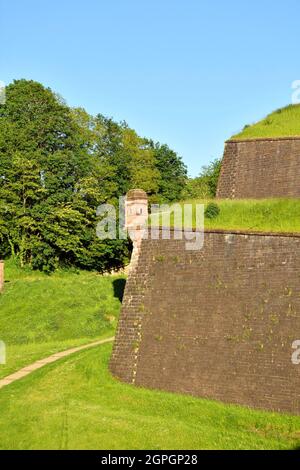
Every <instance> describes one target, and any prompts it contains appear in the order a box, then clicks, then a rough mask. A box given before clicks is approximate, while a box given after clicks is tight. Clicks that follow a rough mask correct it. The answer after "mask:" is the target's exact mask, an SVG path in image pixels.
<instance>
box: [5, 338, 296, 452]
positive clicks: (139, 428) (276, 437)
mask: <svg viewBox="0 0 300 470" xmlns="http://www.w3.org/2000/svg"><path fill="white" fill-rule="evenodd" d="M110 354H111V345H104V346H100V347H97V348H95V349H91V350H88V351H84V352H81V353H77V354H75V355H73V356H70V357H69V358H67V359H63V360H61V361H60V362H58V363H55V364H52V365H50V366H47V367H46V368H44V369H41V370H39V371H37V372H35V373H34V374H32V375H31V376H28V377H26V378H25V379H23V380H21V381H19V382H16V383H14V384H12V385H10V386H8V387H6V388H4V389H2V390H1V391H0V448H1V449H295V448H298V447H299V446H300V417H292V416H284V415H279V414H273V413H266V412H262V411H254V410H250V409H247V408H242V407H237V406H230V405H224V404H221V403H217V402H213V401H209V400H202V399H198V398H193V397H189V396H183V395H177V394H170V393H164V392H159V391H151V390H145V389H140V388H136V387H134V386H130V385H126V384H122V383H120V382H118V381H117V380H115V379H114V378H112V377H111V375H110V374H109V372H108V368H107V363H108V360H109V357H110Z"/></svg>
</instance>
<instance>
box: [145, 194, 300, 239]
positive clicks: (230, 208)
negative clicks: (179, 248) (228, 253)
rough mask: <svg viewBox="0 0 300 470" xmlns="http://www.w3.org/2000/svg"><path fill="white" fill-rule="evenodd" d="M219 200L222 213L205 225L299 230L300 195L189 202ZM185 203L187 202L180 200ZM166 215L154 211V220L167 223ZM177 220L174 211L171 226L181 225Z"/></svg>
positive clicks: (225, 228) (262, 229) (200, 201)
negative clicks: (287, 197)
mask: <svg viewBox="0 0 300 470" xmlns="http://www.w3.org/2000/svg"><path fill="white" fill-rule="evenodd" d="M211 202H213V203H216V204H217V205H218V206H219V209H220V213H219V215H218V216H217V217H215V218H213V219H208V218H205V221H204V226H205V228H206V229H224V230H249V231H258V232H293V233H295V232H297V233H300V200H299V199H259V200H258V199H257V200H234V201H233V200H221V199H220V200H218V199H215V200H213V201H207V200H192V201H185V203H186V204H192V205H193V207H195V205H196V204H204V205H205V208H206V207H207V205H208V204H209V203H211ZM181 204H182V205H183V204H184V203H181ZM166 215H167V214H164V217H165V219H164V220H162V215H160V221H159V220H158V215H156V214H155V215H152V216H151V219H152V220H153V223H154V224H156V225H158V224H160V225H163V226H166V225H167V226H168V225H169V222H168V220H167V218H166ZM178 220H179V221H180V220H181V218H180V217H179V219H178V218H174V215H172V214H171V218H170V224H171V226H178ZM192 226H193V227H195V211H193V218H192Z"/></svg>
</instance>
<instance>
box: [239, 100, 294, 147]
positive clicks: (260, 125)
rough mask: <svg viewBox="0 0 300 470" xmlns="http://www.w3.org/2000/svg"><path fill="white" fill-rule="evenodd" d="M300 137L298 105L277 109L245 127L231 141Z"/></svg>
mask: <svg viewBox="0 0 300 470" xmlns="http://www.w3.org/2000/svg"><path fill="white" fill-rule="evenodd" d="M295 136H300V105H299V104H295V105H289V106H286V107H285V108H281V109H277V110H276V111H274V112H273V113H271V114H269V115H268V116H266V117H265V118H264V119H262V120H261V121H259V122H257V123H255V124H253V125H246V126H245V127H244V128H243V130H242V132H240V133H238V134H236V135H235V136H233V139H256V138H264V137H295Z"/></svg>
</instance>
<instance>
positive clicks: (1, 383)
mask: <svg viewBox="0 0 300 470" xmlns="http://www.w3.org/2000/svg"><path fill="white" fill-rule="evenodd" d="M113 340H114V337H112V338H107V339H101V340H99V341H95V342H93V343H89V344H85V345H84V346H78V347H77V348H72V349H67V350H66V351H62V352H59V353H55V354H52V355H51V356H48V357H46V358H45V359H40V360H39V361H36V362H33V363H32V364H30V365H29V366H25V367H23V368H22V369H20V370H18V371H17V372H14V373H13V374H11V375H7V376H6V377H4V379H0V389H1V388H2V387H5V386H6V385H10V384H11V383H13V382H15V381H16V380H19V379H22V378H23V377H26V375H29V374H31V373H32V372H34V371H35V370H38V369H41V367H44V366H46V365H47V364H52V362H56V361H58V360H59V359H62V358H63V357H67V356H70V355H71V354H74V353H76V352H79V351H83V350H84V349H89V348H93V347H95V346H99V345H100V344H105V343H111V342H112V341H113Z"/></svg>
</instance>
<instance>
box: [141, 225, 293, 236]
mask: <svg viewBox="0 0 300 470" xmlns="http://www.w3.org/2000/svg"><path fill="white" fill-rule="evenodd" d="M153 230H159V231H160V232H163V231H170V232H189V233H191V232H193V233H194V232H195V233H196V232H201V230H199V229H195V228H186V229H184V230H183V229H181V228H177V227H153ZM149 232H151V228H148V233H149ZM205 233H207V234H209V233H216V234H220V235H222V234H224V235H251V236H256V237H286V238H300V232H262V231H257V230H228V229H217V228H216V229H214V228H213V229H204V234H205Z"/></svg>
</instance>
